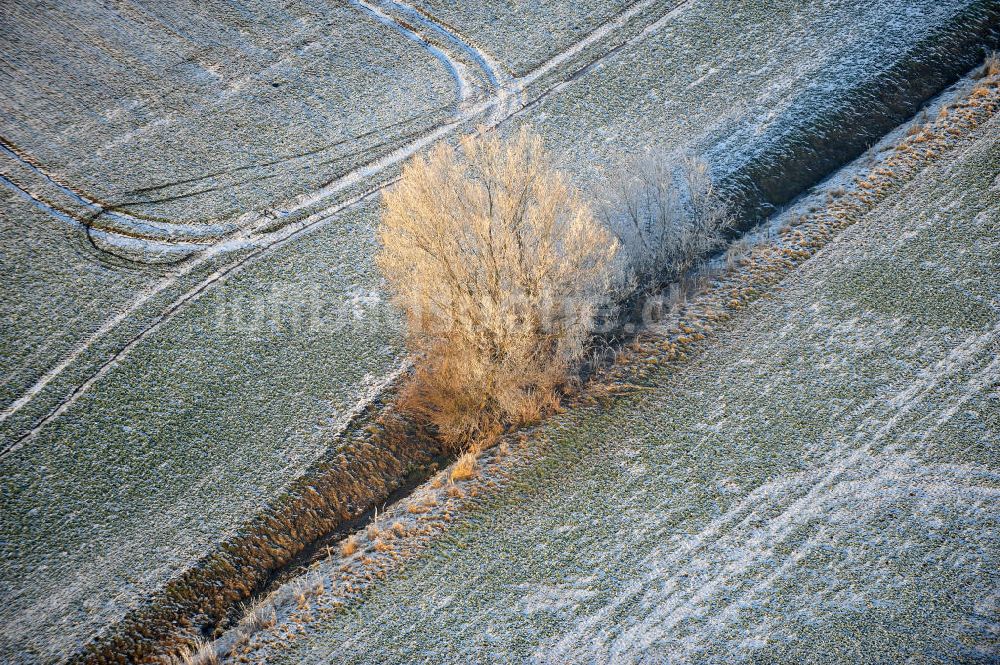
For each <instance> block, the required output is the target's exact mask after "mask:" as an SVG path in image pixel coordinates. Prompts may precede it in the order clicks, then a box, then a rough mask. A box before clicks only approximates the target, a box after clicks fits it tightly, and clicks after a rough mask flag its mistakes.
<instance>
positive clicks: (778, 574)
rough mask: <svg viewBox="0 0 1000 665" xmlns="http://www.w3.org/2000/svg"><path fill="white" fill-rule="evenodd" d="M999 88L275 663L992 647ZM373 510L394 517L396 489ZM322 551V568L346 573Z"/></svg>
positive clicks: (996, 531) (323, 608)
mask: <svg viewBox="0 0 1000 665" xmlns="http://www.w3.org/2000/svg"><path fill="white" fill-rule="evenodd" d="M998 294H1000V116H994V118H993V120H992V121H991V122H990V123H989V124H987V125H984V126H983V127H981V128H980V129H979V130H978V133H977V134H976V136H975V137H974V139H973V140H970V141H968V142H967V143H966V144H965V146H964V147H963V148H961V149H956V150H955V151H954V152H953V153H951V154H949V155H948V156H947V157H945V158H944V159H942V160H941V161H940V162H939V163H938V164H936V165H935V166H933V167H931V168H929V169H928V170H926V171H924V172H923V173H921V174H920V175H919V176H918V177H917V178H916V179H915V180H914V181H913V182H911V183H910V185H908V186H907V187H905V188H904V189H902V190H901V191H899V192H897V193H896V194H894V195H892V196H891V197H890V198H888V199H887V200H886V201H885V202H883V203H882V204H881V205H879V206H878V207H877V208H875V209H874V210H873V211H872V212H871V213H869V214H868V215H866V216H865V217H864V218H863V219H862V220H861V221H859V222H858V223H856V224H855V225H854V226H852V227H851V228H850V229H849V230H847V231H845V232H844V233H843V235H842V236H841V237H839V238H838V239H836V240H835V241H833V242H832V243H831V244H830V245H828V246H827V247H826V248H825V249H823V250H821V251H820V253H819V254H817V255H816V256H815V257H813V258H812V259H811V260H810V261H809V262H807V263H806V264H804V265H803V266H802V267H801V268H799V269H798V271H796V272H794V273H792V275H791V276H789V277H788V278H786V279H785V280H784V281H783V282H782V283H781V284H780V287H779V288H776V289H774V291H773V292H772V293H771V294H770V295H768V296H767V297H763V298H760V299H759V300H757V301H756V302H755V303H754V304H753V305H751V306H750V307H749V308H747V309H746V310H744V311H742V312H741V313H740V314H738V315H736V316H735V317H734V318H732V319H731V320H729V321H728V322H726V323H724V324H722V325H721V327H719V328H717V329H716V330H715V331H713V332H712V333H711V335H710V338H709V340H708V341H707V342H706V343H705V344H704V346H703V347H702V348H701V349H700V351H699V352H698V353H697V354H696V355H695V356H693V357H692V358H690V359H688V360H687V361H685V362H683V363H680V364H676V365H668V366H666V367H663V368H660V369H655V370H651V371H650V372H649V373H647V374H646V375H645V378H644V380H643V383H642V386H641V387H640V389H637V390H634V391H633V392H632V393H631V394H629V395H627V396H622V397H618V398H615V399H613V400H611V401H610V402H609V403H604V404H602V405H601V406H594V407H580V408H576V409H573V410H571V411H569V412H567V413H566V414H563V415H561V416H559V417H557V418H556V419H554V420H553V421H552V422H550V423H548V424H547V425H544V426H542V427H541V428H539V430H538V431H537V432H535V433H533V434H532V436H531V439H530V440H529V441H528V442H527V444H526V446H527V447H528V448H537V449H539V450H540V451H541V453H540V454H539V455H538V456H537V457H535V459H534V461H531V462H530V463H528V465H527V466H526V467H524V468H521V469H519V470H518V472H517V473H516V475H515V476H514V477H513V478H512V479H511V480H510V481H509V483H508V484H506V485H504V486H503V487H502V488H500V489H497V490H494V491H492V492H489V493H488V494H487V498H484V499H482V500H481V501H479V502H478V505H476V506H475V507H474V508H473V509H472V510H471V511H470V512H468V513H466V514H464V515H463V516H462V517H460V518H459V521H458V522H457V523H455V524H453V525H451V526H449V527H448V528H447V530H446V531H445V533H444V535H442V536H441V537H438V538H437V539H432V541H431V547H430V549H429V550H428V551H426V552H425V553H424V554H420V555H416V558H414V559H412V560H410V561H408V562H407V563H405V564H403V567H402V569H401V570H399V571H397V572H396V573H394V574H391V576H390V577H389V579H388V580H386V581H382V582H379V581H376V582H374V583H373V585H372V586H371V587H370V588H369V590H368V591H367V592H366V594H365V595H364V597H363V598H361V599H359V600H352V601H349V602H348V604H347V606H346V608H343V609H337V606H335V605H334V606H330V605H328V604H324V601H323V599H322V598H321V597H317V598H316V600H314V603H315V609H314V610H307V611H304V612H303V611H299V612H297V613H296V617H297V618H296V619H294V620H292V619H287V620H285V621H284V623H279V626H278V628H276V629H275V630H274V631H273V632H271V633H265V635H267V636H269V638H267V639H265V640H264V643H265V645H266V646H264V647H262V648H260V649H258V650H257V651H254V652H251V656H252V660H254V659H255V661H256V662H267V663H319V662H338V663H339V662H345V663H353V662H356V663H363V662H370V661H371V659H372V657H373V656H375V657H377V659H378V661H379V662H385V663H395V662H399V663H403V662H538V663H593V662H612V663H619V662H620V663H674V662H677V663H687V662H698V663H729V662H761V663H776V662H780V663H793V662H794V663H802V662H811V663H845V662H851V663H862V662H864V663H952V662H995V661H996V659H997V658H1000V642H998V641H997V632H998V630H1000V419H998V415H1000V300H998ZM388 519H390V520H391V519H393V518H392V517H390V518H388ZM339 566H340V564H339V563H338V561H337V560H336V559H333V560H331V562H330V564H328V565H321V566H319V567H318V568H317V569H316V570H315V571H314V572H313V573H312V574H313V579H315V578H316V576H317V575H321V574H326V575H329V576H330V579H331V582H330V584H332V585H336V584H337V582H336V580H338V578H339V577H340V576H341V573H340V572H338V571H339V570H340V568H339Z"/></svg>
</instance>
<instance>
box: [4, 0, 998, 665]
mask: <svg viewBox="0 0 1000 665" xmlns="http://www.w3.org/2000/svg"><path fill="white" fill-rule="evenodd" d="M9 4H10V7H9V8H5V11H4V12H3V16H2V18H0V38H2V39H3V42H4V45H5V48H4V49H3V53H2V55H0V78H2V80H4V81H5V82H6V83H7V85H6V87H5V91H6V94H5V96H4V99H3V101H2V102H0V168H2V178H0V185H3V186H2V187H0V231H2V232H3V237H4V240H3V242H2V243H0V272H2V274H3V280H4V281H3V289H2V294H0V320H2V322H3V324H4V325H3V330H2V333H0V478H2V480H0V488H2V489H0V492H2V493H0V497H2V510H0V515H2V517H0V557H2V561H3V564H2V570H0V625H2V626H3V628H0V654H3V655H8V654H16V658H17V659H20V660H23V661H26V662H31V661H47V660H52V659H57V658H59V657H61V656H65V655H68V654H69V653H71V652H73V651H75V650H76V649H78V648H79V647H80V645H81V644H82V643H83V642H84V641H86V640H87V639H89V638H91V637H92V636H93V635H95V634H96V633H97V632H98V631H100V630H102V629H104V628H106V627H107V626H108V625H109V624H113V623H114V622H116V621H118V620H120V619H121V618H122V617H123V616H125V614H126V613H127V612H129V611H130V610H133V609H135V608H136V607H138V606H139V605H141V603H142V602H143V601H144V600H145V599H147V598H149V597H150V595H151V594H152V593H153V592H155V591H157V590H159V589H162V588H163V585H164V584H165V583H166V582H167V581H168V580H170V579H174V578H175V577H176V576H177V575H178V574H179V573H180V572H181V571H184V570H186V569H188V568H189V567H190V566H192V565H193V564H194V562H196V561H198V560H199V558H201V557H202V556H204V555H205V554H206V553H207V552H210V551H212V550H213V548H215V547H217V546H218V544H219V543H220V542H222V541H223V540H224V539H225V538H226V537H227V536H229V535H230V534H232V533H233V532H234V531H235V530H236V529H238V528H239V527H241V526H243V525H245V524H246V523H247V522H248V521H249V520H251V519H253V518H254V517H255V516H256V515H258V514H260V513H261V512H262V511H266V507H267V506H268V505H269V504H271V503H273V502H274V501H275V500H276V499H277V498H278V497H281V496H282V493H283V491H284V490H285V488H286V487H287V486H288V484H289V483H290V482H291V481H293V480H294V479H296V478H299V477H301V476H302V474H303V473H304V472H305V470H306V469H308V468H309V466H310V464H311V463H312V462H314V461H315V460H316V459H317V458H318V457H319V456H320V455H322V454H323V453H324V452H325V451H327V450H328V449H329V448H330V447H331V446H336V445H338V438H337V432H338V431H339V429H340V428H341V427H342V426H343V424H344V423H345V422H346V421H347V420H348V418H349V417H350V415H351V414H352V413H353V412H354V411H355V409H356V408H357V407H358V405H359V404H364V403H365V402H366V401H367V400H368V399H369V398H370V397H371V395H372V394H373V393H374V392H375V391H376V390H377V389H378V387H379V386H381V385H383V384H384V382H386V381H387V380H390V379H391V378H392V377H393V376H394V375H395V373H396V372H397V371H398V370H399V368H400V366H401V364H402V362H403V353H402V350H401V347H400V336H399V330H398V322H397V319H396V315H395V313H394V312H393V310H392V309H391V308H390V307H389V306H388V305H387V304H386V303H385V302H384V299H383V298H382V295H381V288H380V284H379V280H378V278H377V275H376V273H375V270H374V266H373V264H372V260H371V257H372V255H373V252H374V249H375V244H374V238H373V228H374V224H375V222H376V220H377V215H378V196H377V189H378V187H379V186H381V185H383V184H384V183H386V182H388V181H390V180H391V179H392V178H394V177H395V175H396V173H397V172H398V165H399V163H400V162H401V161H402V160H403V159H405V158H406V157H407V156H409V155H410V154H413V153H414V152H416V151H418V150H420V149H422V148H423V147H425V146H427V145H430V144H431V143H433V142H435V141H438V140H449V139H450V138H452V137H454V136H455V135H457V134H458V133H461V132H465V131H470V130H471V128H472V126H474V125H475V124H476V123H478V122H487V123H489V124H496V123H502V124H501V125H500V127H501V128H502V130H504V131H506V129H507V128H508V127H509V128H514V127H516V126H518V125H519V124H521V123H524V122H528V123H531V124H533V125H534V126H535V127H536V128H537V129H538V130H539V131H540V132H541V133H542V134H543V136H544V137H545V138H546V140H547V141H548V143H549V145H550V147H552V148H553V150H554V151H556V152H557V154H559V155H560V159H562V160H563V161H564V164H565V165H566V166H567V167H568V168H569V169H570V170H571V171H572V172H573V173H574V175H575V177H576V178H577V180H578V182H579V183H580V184H582V185H585V186H586V185H589V184H592V183H593V182H594V181H595V178H596V174H597V167H604V168H614V167H615V165H616V164H617V163H618V161H619V160H620V158H621V156H622V155H623V154H629V153H633V152H635V151H636V150H637V149H638V148H639V147H640V146H644V145H647V144H653V143H665V144H667V145H671V146H675V147H682V146H687V145H690V146H695V147H698V148H699V149H704V150H705V151H708V152H711V151H713V150H714V151H715V152H713V153H712V154H713V155H715V157H716V158H718V159H717V160H716V161H717V162H718V164H719V165H720V168H722V169H723V170H724V172H726V173H735V174H737V175H738V174H739V173H740V172H741V171H740V168H741V165H744V164H746V163H749V162H752V160H753V159H755V158H757V157H760V163H763V164H774V163H778V162H781V159H782V158H783V156H784V155H786V154H787V152H788V151H787V148H788V144H787V143H783V142H782V141H783V139H785V138H787V137H789V136H791V137H792V139H793V140H794V141H795V142H797V141H801V140H804V138H807V137H813V138H814V139H815V140H817V141H819V142H820V143H822V142H823V141H827V142H828V143H829V142H831V141H836V140H838V139H837V137H836V136H832V135H829V134H828V133H826V128H825V127H820V129H819V130H817V131H813V130H815V129H816V127H817V125H816V124H810V123H814V121H815V122H816V123H819V120H816V119H817V118H820V117H821V116H822V113H821V112H822V111H823V110H824V109H830V108H836V107H837V105H838V104H842V105H844V104H849V105H851V107H852V108H854V109H861V110H863V109H865V108H868V107H866V106H865V104H866V103H868V102H870V101H871V99H868V98H858V97H856V96H852V95H855V92H856V91H857V90H858V89H861V88H863V87H864V85H867V84H869V83H872V82H874V83H876V84H878V83H879V82H880V81H882V82H884V84H885V85H886V86H890V87H891V86H895V85H896V83H898V81H897V79H896V78H895V77H896V75H897V73H898V72H896V71H895V70H893V69H892V68H893V66H895V65H898V64H900V63H902V62H905V61H907V58H909V57H910V56H911V55H912V53H913V52H915V51H919V49H921V48H929V49H930V50H929V51H927V52H926V53H925V52H924V51H919V52H920V53H921V54H922V55H921V58H925V59H922V60H921V63H922V64H923V69H922V71H926V72H935V71H937V68H939V67H943V65H942V63H945V62H948V63H950V64H949V67H951V66H953V65H954V62H957V60H955V58H958V60H962V59H965V60H968V61H969V62H970V63H971V62H972V61H973V60H975V59H976V58H977V57H978V55H979V53H978V51H976V49H972V48H970V49H968V50H967V51H968V52H966V51H961V50H960V52H959V54H958V55H955V53H953V52H952V51H953V50H954V49H953V46H954V43H955V42H952V41H947V40H945V41H943V42H940V41H938V42H936V41H934V40H933V39H930V38H931V37H933V36H934V35H939V34H942V33H948V34H953V33H954V34H956V35H958V34H966V35H972V34H973V33H974V30H973V28H975V27H976V26H977V25H980V24H982V23H984V22H989V21H990V20H995V17H996V16H997V14H998V13H1000V9H998V8H997V7H996V6H995V3H992V2H986V1H983V0H978V1H977V0H954V1H952V2H947V3H940V2H930V1H929V0H928V1H919V2H911V3H907V7H906V16H905V20H904V19H903V18H901V16H900V10H899V5H898V3H894V2H863V3H857V2H837V3H808V2H798V1H795V0H780V1H779V0H775V1H774V2H771V3H769V4H768V5H767V6H766V7H765V6H762V7H759V8H758V9H756V10H751V9H748V8H747V7H748V6H749V5H744V4H741V5H739V7H736V8H735V9H734V5H733V4H732V3H717V2H713V1H710V0H699V1H694V0H691V1H689V2H674V1H671V2H656V1H652V0H648V1H645V2H640V3H636V4H633V5H629V7H628V8H624V7H623V6H622V5H621V4H617V3H608V4H603V5H601V4H599V3H590V2H588V3H551V2H540V3H524V6H523V7H515V9H517V12H516V14H515V15H510V14H505V17H506V18H505V19H504V20H503V21H502V23H501V24H496V23H495V22H494V20H493V19H492V18H491V17H493V16H494V15H496V14H497V13H498V12H500V11H501V10H504V11H508V10H510V7H509V3H496V2H482V3H444V2H436V1H435V2H424V3H419V4H418V3H413V6H411V5H409V4H406V3H402V2H395V1H389V0H385V1H383V2H375V1H374V0H372V1H367V0H354V1H351V2H344V3H318V2H306V3H293V4H292V5H288V6H287V7H285V8H276V6H275V5H273V4H271V3H258V2H250V3H235V2H233V3H230V2H219V3H214V4H212V5H211V6H210V7H204V8H200V9H198V10H195V9H193V8H192V7H193V4H192V5H188V4H186V3H138V4H136V3H132V5H130V6H129V8H128V9H127V11H126V10H114V9H110V8H109V7H107V6H105V4H106V3H99V2H89V1H88V2H77V3H63V4H58V3H57V5H58V6H56V5H53V6H51V7H47V8H37V7H36V6H35V5H34V4H32V3H27V2H15V3H9ZM199 7H201V5H200V4H199ZM8 9H9V10H8ZM510 11H512V10H510ZM421 12H423V13H421ZM970 39H973V38H972V37H970ZM928 40H930V41H928ZM973 41H975V40H974V39H973ZM928 44H931V46H927V45H928ZM935 44H936V46H935ZM595 59H596V61H595ZM591 63H595V64H593V66H591V67H588V65H590V64H591ZM882 75H884V77H883V78H882V79H880V78H879V77H880V76H882ZM928 76H930V78H931V79H933V78H934V76H932V75H930V74H928ZM945 78H947V77H945ZM859 86H860V87H859ZM931 87H933V85H932V86H931ZM911 92H913V91H911ZM926 92H927V94H928V95H929V94H931V92H933V91H932V90H927V91H926ZM914 94H916V93H914ZM917 96H919V95H917ZM910 101H912V100H910ZM903 106H905V105H903ZM880 108H881V107H880ZM855 120H857V118H855ZM856 126H859V125H856ZM792 145H793V146H794V145H798V144H797V143H794V142H793V144H792ZM765 148H766V149H765ZM762 151H763V152H762ZM761 155H763V156H762V157H761ZM722 156H724V157H725V158H724V159H723V158H722Z"/></svg>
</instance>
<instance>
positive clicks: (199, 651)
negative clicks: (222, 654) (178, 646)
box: [176, 639, 219, 665]
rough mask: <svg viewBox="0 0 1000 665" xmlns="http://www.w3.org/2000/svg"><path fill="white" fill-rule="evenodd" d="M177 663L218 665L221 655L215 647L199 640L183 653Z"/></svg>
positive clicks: (182, 664) (183, 664) (184, 664)
mask: <svg viewBox="0 0 1000 665" xmlns="http://www.w3.org/2000/svg"><path fill="white" fill-rule="evenodd" d="M176 662H179V663H181V665H218V663H219V654H218V653H217V652H216V650H215V646H214V645H212V644H211V643H210V642H206V641H204V640H201V639H199V640H195V643H194V645H193V646H191V647H188V648H186V649H184V650H183V651H181V653H180V657H179V659H178V660H177V661H176Z"/></svg>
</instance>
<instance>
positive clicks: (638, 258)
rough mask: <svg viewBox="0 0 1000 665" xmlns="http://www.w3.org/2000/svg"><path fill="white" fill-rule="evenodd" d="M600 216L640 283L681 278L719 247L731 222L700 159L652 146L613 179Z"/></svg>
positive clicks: (651, 283) (607, 189) (656, 282)
mask: <svg viewBox="0 0 1000 665" xmlns="http://www.w3.org/2000/svg"><path fill="white" fill-rule="evenodd" d="M601 199H602V201H601V205H600V207H599V210H600V217H601V220H602V221H603V222H604V224H605V226H606V227H607V228H608V229H609V230H610V231H611V232H612V233H613V234H614V235H615V237H616V238H617V239H618V240H619V242H620V243H621V246H622V250H623V252H622V254H623V257H624V260H625V263H626V264H627V266H628V267H629V268H630V269H631V272H632V273H633V275H634V277H635V279H636V280H637V281H638V282H639V284H640V285H652V286H658V285H661V284H663V283H665V282H671V281H674V280H676V279H678V278H679V277H680V276H681V275H683V274H684V273H685V272H687V271H688V270H689V269H690V268H691V267H692V266H694V264H695V263H696V262H697V261H699V260H701V259H702V258H704V257H705V256H706V255H707V254H709V253H710V252H712V251H714V250H716V249H719V248H720V247H721V246H722V245H723V243H724V241H725V234H726V232H727V231H728V230H729V229H730V228H731V226H732V221H731V218H730V216H729V214H728V209H727V206H726V205H725V202H724V201H723V200H722V197H720V196H719V194H718V193H717V192H716V190H715V188H714V186H713V184H712V178H711V176H710V174H709V171H708V168H707V166H706V164H705V162H703V161H702V160H700V159H697V158H694V157H691V156H683V157H680V158H679V159H676V160H675V159H672V158H671V157H670V155H669V154H668V153H666V152H663V151H659V150H653V151H649V152H648V153H647V154H646V155H644V156H643V157H641V158H639V159H637V160H636V161H634V162H632V163H631V164H629V165H628V166H627V167H626V168H624V169H621V170H620V171H618V172H617V173H616V175H614V176H612V177H611V178H609V181H608V183H607V186H606V190H605V191H604V192H603V196H602V197H601Z"/></svg>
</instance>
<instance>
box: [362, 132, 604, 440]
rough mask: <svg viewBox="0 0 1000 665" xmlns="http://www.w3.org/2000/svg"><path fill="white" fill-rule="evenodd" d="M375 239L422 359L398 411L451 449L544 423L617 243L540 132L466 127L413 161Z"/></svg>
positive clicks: (388, 201) (585, 332) (388, 200)
mask: <svg viewBox="0 0 1000 665" xmlns="http://www.w3.org/2000/svg"><path fill="white" fill-rule="evenodd" d="M379 238H380V240H381V243H382V251H381V252H380V253H379V256H378V265H379V267H380V268H381V270H382V273H383V274H384V275H385V277H386V280H387V281H388V283H389V285H390V287H391V291H392V293H393V295H394V299H395V302H396V303H397V304H398V305H399V306H400V307H401V309H402V310H403V312H404V313H405V315H406V320H407V324H408V334H407V344H408V346H409V348H410V350H411V351H412V352H413V353H414V355H415V356H416V357H417V358H418V362H417V365H416V367H415V370H414V374H413V376H412V378H411V380H410V382H409V383H408V385H407V386H405V387H404V389H403V391H402V395H401V399H400V404H401V407H402V408H403V409H404V410H405V411H406V412H408V413H410V414H411V415H413V416H416V418H417V420H418V421H419V422H422V423H426V424H429V425H430V426H431V427H432V429H433V431H434V432H435V433H436V434H437V435H438V436H439V438H440V439H441V441H442V442H443V443H445V444H446V445H448V446H450V447H451V448H452V449H453V450H461V449H464V448H466V447H468V446H469V445H472V444H474V443H476V444H480V445H483V444H488V443H490V442H491V441H492V440H495V438H496V437H497V436H498V435H499V434H500V433H501V432H502V431H503V429H504V428H505V427H506V426H508V425H519V424H522V423H525V422H531V421H533V420H537V419H538V418H539V417H540V413H541V412H543V411H544V410H545V408H546V406H547V405H549V404H551V403H552V402H553V401H555V400H556V397H555V396H556V395H557V393H558V391H559V389H560V387H561V386H563V385H564V384H565V382H566V380H567V377H568V375H569V374H570V372H571V371H572V368H573V367H574V365H575V363H576V362H577V361H578V360H579V358H580V356H581V355H582V353H583V349H584V345H585V343H586V341H587V339H588V338H589V336H590V332H591V329H592V325H593V320H594V315H595V312H596V310H597V308H599V307H600V306H601V305H602V304H603V303H605V302H606V300H607V298H608V294H609V291H610V286H611V284H612V283H613V282H614V281H615V276H614V271H615V262H614V258H615V253H616V251H617V243H616V242H615V240H614V238H613V237H612V236H611V234H610V233H608V232H607V231H606V230H605V229H604V228H603V227H602V226H601V225H600V224H599V223H598V222H597V221H595V219H594V217H593V215H592V213H591V210H590V208H589V207H588V206H587V204H586V203H585V202H584V200H583V198H582V196H581V195H580V194H579V193H578V192H577V191H576V190H574V189H573V188H572V187H571V186H570V185H569V184H568V182H567V181H566V179H565V178H564V177H563V176H562V175H561V174H560V173H559V172H558V171H557V170H556V169H555V168H554V167H553V166H552V164H551V161H550V159H549V157H548V155H547V154H546V152H545V151H544V149H543V147H542V144H541V140H540V139H539V138H537V137H536V136H533V135H531V134H530V133H529V132H528V131H526V130H524V131H522V132H521V133H520V134H519V135H518V136H517V137H515V138H514V139H513V140H511V141H510V142H507V143H505V142H503V141H502V140H501V139H500V138H499V137H497V136H496V135H493V134H489V135H481V136H479V137H466V138H464V139H463V140H462V150H461V152H460V153H456V152H455V151H454V150H452V149H450V148H449V147H447V146H444V145H441V146H439V147H438V148H436V149H435V150H433V151H431V153H430V154H429V155H428V156H427V157H417V158H415V159H414V160H413V161H411V162H410V163H409V164H408V165H407V166H406V167H405V168H404V170H403V175H402V178H401V180H400V182H399V184H398V185H396V186H395V187H394V188H393V189H392V190H391V191H389V192H387V194H386V196H385V211H384V215H383V218H382V226H381V228H380V230H379Z"/></svg>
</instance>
